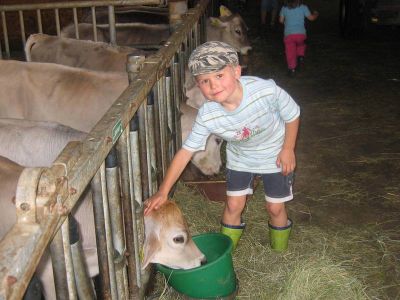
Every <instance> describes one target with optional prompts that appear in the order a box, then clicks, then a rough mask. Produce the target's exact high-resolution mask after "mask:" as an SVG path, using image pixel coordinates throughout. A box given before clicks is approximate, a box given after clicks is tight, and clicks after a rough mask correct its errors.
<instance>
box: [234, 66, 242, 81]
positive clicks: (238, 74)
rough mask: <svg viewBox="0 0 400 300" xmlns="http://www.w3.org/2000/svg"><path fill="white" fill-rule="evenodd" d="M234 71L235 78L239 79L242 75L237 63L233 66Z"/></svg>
mask: <svg viewBox="0 0 400 300" xmlns="http://www.w3.org/2000/svg"><path fill="white" fill-rule="evenodd" d="M234 72H235V78H236V79H239V78H240V76H241V75H242V67H241V66H240V65H237V66H236V67H234Z"/></svg>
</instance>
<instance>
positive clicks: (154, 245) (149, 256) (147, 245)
mask: <svg viewBox="0 0 400 300" xmlns="http://www.w3.org/2000/svg"><path fill="white" fill-rule="evenodd" d="M160 250H161V244H160V242H159V240H158V239H157V237H156V236H155V234H151V233H150V234H149V235H148V236H146V238H145V241H144V249H143V261H142V270H144V269H145V268H146V267H147V266H148V265H149V264H150V263H151V262H153V260H154V257H155V256H156V254H157V252H159V251H160Z"/></svg>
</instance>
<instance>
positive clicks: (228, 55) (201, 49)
mask: <svg viewBox="0 0 400 300" xmlns="http://www.w3.org/2000/svg"><path fill="white" fill-rule="evenodd" d="M227 65H235V66H237V65H239V58H238V55H237V52H236V50H235V48H233V47H232V46H230V45H228V44H226V43H223V42H218V41H213V42H206V43H204V44H202V45H200V46H198V47H197V48H196V49H194V50H193V52H192V54H191V55H190V57H189V63H188V66H189V70H190V73H192V75H193V76H197V75H201V74H208V73H212V72H217V71H220V70H222V69H223V68H225V67H226V66H227Z"/></svg>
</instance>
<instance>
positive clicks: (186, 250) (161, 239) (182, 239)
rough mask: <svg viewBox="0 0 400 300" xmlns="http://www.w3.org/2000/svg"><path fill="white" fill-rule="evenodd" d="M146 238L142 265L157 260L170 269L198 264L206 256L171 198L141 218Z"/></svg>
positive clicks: (187, 267)
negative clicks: (195, 241)
mask: <svg viewBox="0 0 400 300" xmlns="http://www.w3.org/2000/svg"><path fill="white" fill-rule="evenodd" d="M144 222H145V235H146V237H145V241H144V257H143V263H142V269H144V268H146V267H147V265H148V264H149V263H159V264H163V265H165V266H167V267H170V268H173V269H191V268H195V267H198V266H200V265H201V264H202V263H204V262H205V260H206V258H205V256H204V254H203V253H201V252H200V250H199V249H198V248H197V246H196V245H195V243H194V242H193V240H192V238H191V235H190V233H189V229H188V226H187V224H186V221H185V219H184V218H183V215H182V212H181V211H180V209H179V207H178V206H177V205H176V204H175V203H174V202H171V201H168V202H167V203H166V204H164V205H162V206H161V207H160V208H159V209H158V210H153V211H152V212H151V213H150V214H149V215H148V216H146V217H145V219H144Z"/></svg>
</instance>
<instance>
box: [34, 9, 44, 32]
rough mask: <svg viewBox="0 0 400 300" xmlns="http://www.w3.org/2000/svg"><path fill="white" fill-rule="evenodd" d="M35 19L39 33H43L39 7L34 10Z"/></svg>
mask: <svg viewBox="0 0 400 300" xmlns="http://www.w3.org/2000/svg"><path fill="white" fill-rule="evenodd" d="M36 19H37V26H38V30H39V33H43V24H42V14H41V13H40V9H37V10H36Z"/></svg>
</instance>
